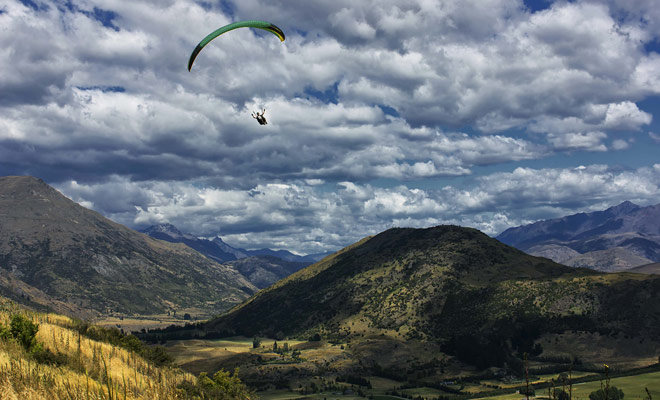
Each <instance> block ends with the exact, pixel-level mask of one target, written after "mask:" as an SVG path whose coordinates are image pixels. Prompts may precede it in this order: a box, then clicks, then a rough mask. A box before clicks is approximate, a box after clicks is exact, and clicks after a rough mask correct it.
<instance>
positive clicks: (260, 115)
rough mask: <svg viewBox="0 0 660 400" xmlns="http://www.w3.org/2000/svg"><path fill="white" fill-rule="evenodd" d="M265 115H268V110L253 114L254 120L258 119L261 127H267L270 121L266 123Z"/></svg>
mask: <svg viewBox="0 0 660 400" xmlns="http://www.w3.org/2000/svg"><path fill="white" fill-rule="evenodd" d="M264 114H266V109H265V108H264V109H263V111H262V112H261V113H259V111H257V113H256V114H255V113H252V118H254V119H256V120H257V122H259V125H266V124H267V123H268V121H266V117H264Z"/></svg>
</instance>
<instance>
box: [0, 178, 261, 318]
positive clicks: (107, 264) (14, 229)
mask: <svg viewBox="0 0 660 400" xmlns="http://www.w3.org/2000/svg"><path fill="white" fill-rule="evenodd" d="M256 290H257V288H256V287H255V286H253V285H252V284H251V283H250V282H248V281H247V280H246V279H245V278H244V277H243V276H242V275H241V274H240V273H238V272H237V271H236V270H235V269H233V268H232V267H230V266H226V265H221V264H218V263H216V262H213V261H212V260H210V259H209V258H207V257H204V256H203V255H201V254H200V253H198V252H196V251H194V250H192V249H190V248H189V247H187V246H185V245H183V244H172V243H167V242H164V241H161V240H156V239H153V238H151V237H149V236H147V235H144V234H141V233H139V232H136V231H133V230H131V229H128V228H126V227H124V226H122V225H120V224H117V223H114V222H112V221H110V220H108V219H106V218H104V217H103V216H101V215H100V214H98V213H96V212H94V211H91V210H88V209H86V208H84V207H81V206H80V205H78V204H77V203H75V202H73V201H71V200H69V199H68V198H66V197H65V196H63V195H62V194H61V193H59V192H58V191H57V190H55V189H53V188H52V187H50V186H48V185H47V184H46V183H44V182H43V181H42V180H40V179H37V178H33V177H29V176H10V177H3V178H0V291H1V292H2V294H3V295H5V296H8V297H10V298H13V299H15V300H18V301H29V302H31V303H34V304H32V305H39V304H41V305H42V306H43V307H51V308H53V309H55V310H56V311H59V312H63V313H67V314H73V315H76V316H81V317H87V318H89V317H93V316H97V315H102V314H108V313H117V314H156V313H165V312H167V311H168V310H170V309H176V310H185V309H191V310H193V309H194V310H195V311H196V312H195V313H196V314H197V315H212V314H214V313H218V312H220V311H222V310H225V309H227V308H229V307H231V306H233V305H235V304H237V303H239V302H241V301H243V300H244V299H246V298H247V297H249V296H250V295H251V294H252V293H254V292H255V291H256ZM28 299H29V300H28Z"/></svg>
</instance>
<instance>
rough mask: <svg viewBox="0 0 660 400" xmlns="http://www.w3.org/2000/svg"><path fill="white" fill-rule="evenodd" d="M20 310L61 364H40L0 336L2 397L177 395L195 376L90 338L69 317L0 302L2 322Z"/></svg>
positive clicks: (72, 397)
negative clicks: (0, 303) (80, 331)
mask: <svg viewBox="0 0 660 400" xmlns="http://www.w3.org/2000/svg"><path fill="white" fill-rule="evenodd" d="M14 312H21V313H24V314H25V315H27V316H28V318H30V319H32V321H33V322H34V323H37V324H39V331H38V333H37V336H36V338H37V341H38V343H41V344H42V345H43V347H44V349H46V350H48V351H50V352H51V353H53V354H63V355H61V356H60V357H61V359H62V360H64V361H63V362H61V363H59V364H60V365H59V366H55V365H48V364H40V363H37V362H35V361H34V360H33V358H32V357H31V356H30V355H29V354H27V353H26V351H25V350H24V349H23V348H22V347H21V346H20V345H18V344H17V343H15V342H14V341H11V340H9V341H3V340H0V399H3V400H4V399H37V400H38V399H49V400H51V399H53V400H54V399H85V400H87V399H90V400H91V399H108V400H109V399H126V400H128V399H144V400H147V399H149V400H151V399H178V398H184V393H183V391H181V390H180V389H178V388H177V386H178V385H179V384H180V383H182V382H184V381H189V382H193V381H194V380H195V377H194V376H192V375H190V374H187V373H185V372H183V371H181V370H179V369H174V368H168V367H156V366H154V365H153V364H151V363H149V362H147V361H146V360H144V359H143V358H142V357H140V356H139V355H137V354H136V353H134V352H131V351H128V350H126V349H123V348H119V347H116V346H112V345H110V344H108V343H103V342H98V341H95V340H90V339H88V338H86V337H85V336H82V335H79V334H78V332H77V331H73V330H71V329H67V328H65V327H63V326H70V325H71V322H72V321H71V320H70V319H68V318H67V317H63V316H60V315H54V314H37V313H31V312H27V311H21V310H17V309H15V308H13V309H12V308H10V307H8V306H7V304H6V303H5V304H4V307H1V305H0V323H2V324H3V325H5V326H7V325H8V323H9V318H10V314H11V313H14Z"/></svg>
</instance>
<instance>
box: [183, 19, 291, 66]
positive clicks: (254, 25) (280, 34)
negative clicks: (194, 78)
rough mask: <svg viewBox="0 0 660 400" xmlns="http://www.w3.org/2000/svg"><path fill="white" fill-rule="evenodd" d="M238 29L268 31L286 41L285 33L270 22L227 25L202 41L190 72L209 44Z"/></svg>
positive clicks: (193, 53) (195, 51) (197, 48)
mask: <svg viewBox="0 0 660 400" xmlns="http://www.w3.org/2000/svg"><path fill="white" fill-rule="evenodd" d="M236 28H259V29H263V30H266V31H268V32H270V33H272V34H274V35H276V36H277V37H278V38H280V40H281V41H282V42H283V41H284V32H282V30H281V29H280V28H278V27H276V26H275V25H273V24H271V23H270V22H266V21H256V20H253V21H240V22H234V23H233V24H229V25H225V26H223V27H222V28H218V29H216V30H214V31H213V32H211V33H209V34H208V35H207V36H206V37H205V38H204V39H202V41H201V42H199V44H198V45H197V47H195V50H193V52H192V54H191V55H190V59H189V60H188V71H190V68H192V65H193V62H195V58H196V57H197V54H199V52H200V51H202V49H203V48H204V46H206V45H207V44H209V42H210V41H211V40H213V39H215V38H217V37H218V36H220V35H222V34H223V33H225V32H229V31H231V30H234V29H236Z"/></svg>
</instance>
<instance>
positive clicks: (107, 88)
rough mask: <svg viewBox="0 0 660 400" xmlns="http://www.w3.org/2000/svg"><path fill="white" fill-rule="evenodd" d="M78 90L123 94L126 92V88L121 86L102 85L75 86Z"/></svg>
mask: <svg viewBox="0 0 660 400" xmlns="http://www.w3.org/2000/svg"><path fill="white" fill-rule="evenodd" d="M76 87H77V88H78V89H80V90H100V91H102V92H114V93H124V92H126V88H124V87H123V86H103V85H97V86H76Z"/></svg>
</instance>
